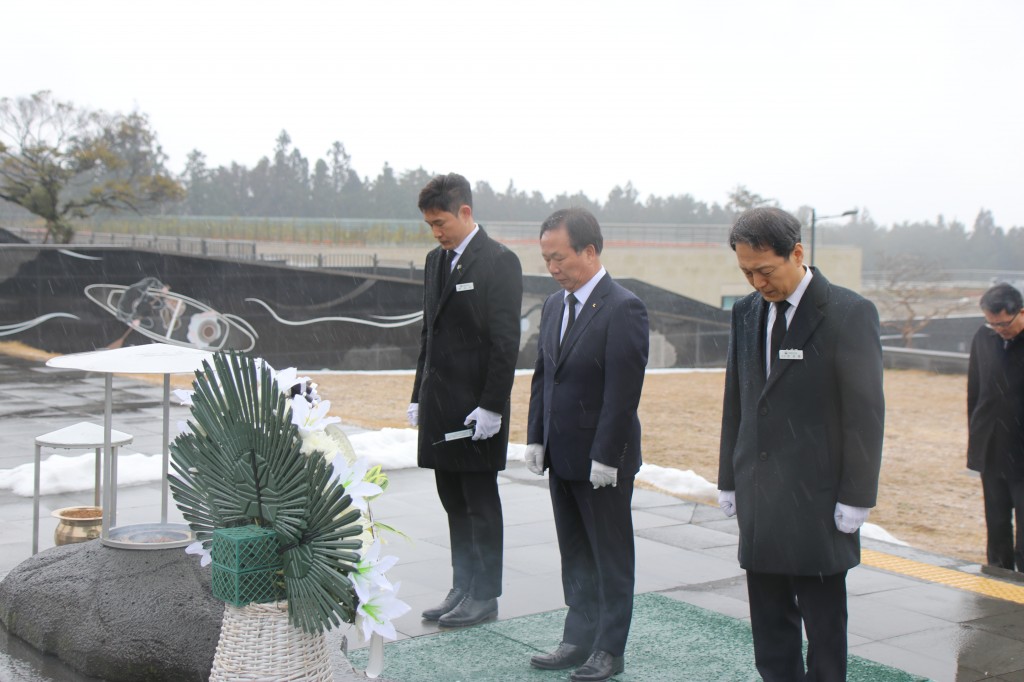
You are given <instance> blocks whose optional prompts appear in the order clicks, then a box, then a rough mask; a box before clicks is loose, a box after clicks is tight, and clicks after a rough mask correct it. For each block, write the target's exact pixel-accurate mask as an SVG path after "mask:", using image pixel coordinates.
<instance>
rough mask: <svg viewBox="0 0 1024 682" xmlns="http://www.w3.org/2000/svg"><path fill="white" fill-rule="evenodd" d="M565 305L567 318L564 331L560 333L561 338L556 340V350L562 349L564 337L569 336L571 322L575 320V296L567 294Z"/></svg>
mask: <svg viewBox="0 0 1024 682" xmlns="http://www.w3.org/2000/svg"><path fill="white" fill-rule="evenodd" d="M565 307H566V308H567V309H568V311H569V319H568V321H567V322H566V323H565V331H564V332H563V333H562V339H561V340H560V341H559V342H558V350H559V351H561V350H562V344H563V343H565V339H566V338H568V336H569V330H570V329H572V323H573V322H575V321H576V297H575V296H573V295H572V294H569V295H568V296H566V297H565Z"/></svg>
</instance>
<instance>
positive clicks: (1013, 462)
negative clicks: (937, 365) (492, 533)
mask: <svg viewBox="0 0 1024 682" xmlns="http://www.w3.org/2000/svg"><path fill="white" fill-rule="evenodd" d="M1022 307H1024V302H1022V298H1021V293H1020V292H1019V291H1017V289H1015V288H1014V287H1012V286H1010V285H1009V284H1005V283H1001V284H996V285H995V286H993V287H992V288H991V289H989V290H988V291H986V292H985V293H984V294H983V295H982V297H981V312H982V314H983V315H984V316H985V326H984V327H982V328H981V329H979V330H978V333H977V334H975V335H974V341H973V342H972V343H971V359H970V366H969V368H968V371H967V427H968V436H967V468H968V469H971V470H973V471H977V472H978V473H980V474H981V488H982V492H983V493H984V496H985V526H986V528H987V529H988V543H987V545H988V546H987V552H986V553H987V556H988V563H989V564H990V565H992V566H996V567H998V568H1004V569H1007V570H1010V571H1012V570H1014V568H1016V569H1017V570H1018V571H1024V530H1022V525H1021V523H1022V521H1024V341H1022V339H1021V338H1020V334H1021V332H1022V331H1024V315H1021V308H1022ZM1014 517H1015V518H1014ZM1014 525H1016V533H1014Z"/></svg>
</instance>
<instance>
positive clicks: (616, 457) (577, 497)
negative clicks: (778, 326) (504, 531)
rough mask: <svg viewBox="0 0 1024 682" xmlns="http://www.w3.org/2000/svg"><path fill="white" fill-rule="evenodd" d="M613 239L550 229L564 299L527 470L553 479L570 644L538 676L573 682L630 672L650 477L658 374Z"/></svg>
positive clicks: (541, 377) (548, 342)
mask: <svg viewBox="0 0 1024 682" xmlns="http://www.w3.org/2000/svg"><path fill="white" fill-rule="evenodd" d="M602 246H603V239H602V237H601V228H600V226H599V225H598V223H597V220H596V219H595V218H594V216H593V215H591V214H590V213H589V212H587V211H586V210H584V209H578V208H573V209H568V210H563V211H557V212H556V213H554V214H553V215H551V217H549V218H548V219H547V220H545V221H544V223H543V225H542V226H541V235H540V248H541V255H542V256H543V257H544V261H545V262H546V263H547V268H548V272H550V273H551V276H552V277H554V278H555V280H556V281H557V282H558V283H559V284H560V285H561V286H562V289H563V291H561V292H558V293H556V294H552V295H551V296H550V297H549V298H548V299H547V301H545V303H544V308H543V310H542V312H541V322H540V338H539V340H538V353H537V365H536V368H535V370H534V374H533V383H532V385H531V389H530V416H529V424H528V433H527V443H528V445H527V452H526V461H527V466H528V467H529V469H530V471H532V472H533V473H535V474H538V475H543V473H544V469H549V476H550V481H549V487H550V490H551V504H552V506H553V508H554V515H555V528H556V530H557V532H558V548H559V551H560V552H561V557H562V589H563V591H564V594H565V603H566V604H567V605H568V607H569V613H568V615H567V616H566V618H565V627H564V631H563V635H562V643H561V644H560V645H559V646H558V648H557V649H556V650H555V651H554V652H553V653H551V654H543V655H538V656H534V657H533V658H532V659H530V663H531V665H533V666H534V667H535V668H542V669H547V670H558V669H563V668H572V667H577V666H579V667H578V668H577V670H575V671H574V672H573V673H572V674H571V675H570V679H571V680H576V681H580V682H582V681H587V682H597V681H600V680H607V679H609V678H610V677H611V676H612V675H615V674H617V673H620V672H622V671H623V668H624V660H623V653H624V651H625V647H626V637H627V635H628V634H629V625H630V621H631V620H632V613H633V584H634V566H635V553H634V548H633V518H632V515H631V511H630V501H631V500H632V496H633V478H634V476H635V475H636V472H637V471H638V470H639V469H640V420H639V419H638V418H637V406H638V405H639V403H640V391H641V388H642V387H643V383H644V369H645V367H646V365H647V349H648V322H647V308H646V307H645V306H644V304H643V302H642V301H640V299H639V298H637V297H636V296H635V295H633V294H632V293H631V292H629V291H627V290H626V289H624V288H623V287H622V286H620V285H619V284H618V283H616V282H615V281H614V280H613V279H612V278H611V276H610V275H609V274H608V273H607V272H606V271H605V269H604V268H603V267H602V266H601V258H600V256H601V249H602Z"/></svg>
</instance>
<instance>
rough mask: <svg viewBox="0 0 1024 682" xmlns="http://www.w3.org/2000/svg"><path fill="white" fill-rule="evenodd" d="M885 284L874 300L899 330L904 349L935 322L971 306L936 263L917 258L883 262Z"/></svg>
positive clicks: (910, 256) (889, 259)
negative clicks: (890, 316) (891, 317)
mask: <svg viewBox="0 0 1024 682" xmlns="http://www.w3.org/2000/svg"><path fill="white" fill-rule="evenodd" d="M881 272H882V273H883V277H884V283H883V284H881V287H880V290H879V291H878V293H877V295H876V296H875V297H874V298H876V301H877V302H878V303H879V304H880V307H882V308H883V310H885V311H886V312H887V313H888V314H889V315H892V316H893V319H894V320H895V322H896V324H897V325H898V328H899V333H900V337H901V338H902V339H903V346H904V347H905V348H913V346H914V336H915V335H916V334H919V333H920V332H921V331H922V330H924V328H925V327H927V326H928V325H929V324H931V322H932V320H936V319H941V318H944V317H948V316H949V315H952V314H953V313H956V312H960V311H962V310H964V309H965V308H966V307H967V306H968V305H969V303H970V301H969V300H965V298H964V297H963V296H962V295H961V293H960V292H959V291H957V290H956V289H955V288H954V287H952V286H951V285H950V282H949V278H948V273H946V272H945V271H944V270H943V269H942V268H941V267H939V266H938V265H937V263H936V261H934V260H932V259H929V258H926V257H923V256H919V255H914V254H907V255H898V256H886V257H883V258H882V259H881Z"/></svg>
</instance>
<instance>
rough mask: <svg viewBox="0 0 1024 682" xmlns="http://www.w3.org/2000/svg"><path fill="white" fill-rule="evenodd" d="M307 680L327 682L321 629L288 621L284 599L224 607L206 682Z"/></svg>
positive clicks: (328, 671) (331, 673) (331, 677)
mask: <svg viewBox="0 0 1024 682" xmlns="http://www.w3.org/2000/svg"><path fill="white" fill-rule="evenodd" d="M270 680H275V681H276V680H282V681H284V680H310V681H311V682H333V680H334V671H333V669H332V668H331V661H330V656H329V655H328V653H327V639H326V637H325V636H324V634H323V633H321V634H318V635H311V634H308V633H305V632H303V631H302V630H300V629H299V628H297V627H295V626H293V625H291V624H290V623H289V622H288V603H287V602H284V601H281V602H277V603H273V604H249V605H247V606H241V607H239V606H232V605H231V604H225V605H224V622H223V624H222V625H221V629H220V639H219V640H218V641H217V651H216V652H215V653H214V655H213V670H211V671H210V682H267V681H270Z"/></svg>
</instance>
